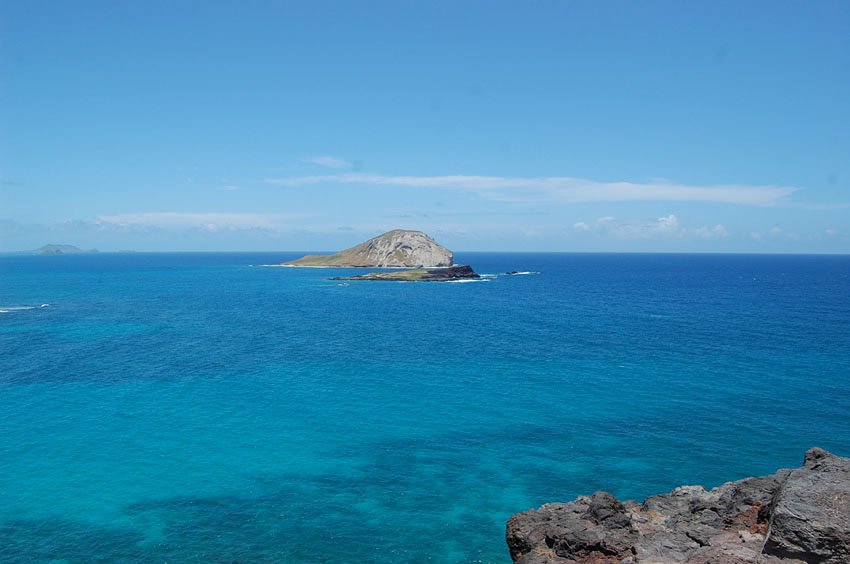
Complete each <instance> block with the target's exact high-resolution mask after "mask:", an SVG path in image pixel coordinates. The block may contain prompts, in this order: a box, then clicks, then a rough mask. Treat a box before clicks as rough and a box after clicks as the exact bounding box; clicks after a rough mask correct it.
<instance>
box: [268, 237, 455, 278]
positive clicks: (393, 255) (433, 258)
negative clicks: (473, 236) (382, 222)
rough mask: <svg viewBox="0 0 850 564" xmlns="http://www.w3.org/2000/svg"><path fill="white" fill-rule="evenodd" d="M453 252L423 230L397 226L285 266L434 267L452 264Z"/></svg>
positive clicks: (287, 263)
mask: <svg viewBox="0 0 850 564" xmlns="http://www.w3.org/2000/svg"><path fill="white" fill-rule="evenodd" d="M452 260H453V256H452V252H451V251H450V250H448V249H447V248H445V247H443V246H442V245H440V244H439V243H437V242H436V241H434V240H433V239H431V238H430V237H429V236H427V235H426V234H424V233H422V232H421V231H405V230H403V229H395V230H393V231H388V232H387V233H384V234H383V235H379V236H377V237H375V238H373V239H369V240H368V241H366V242H365V243H360V244H359V245H356V246H354V247H351V248H350V249H346V250H344V251H340V252H338V253H335V254H332V255H307V256H305V257H301V258H300V259H298V260H294V261H292V262H286V263H283V264H284V265H285V266H344V267H348V266H363V267H371V268H384V267H406V268H431V267H437V266H451V265H452Z"/></svg>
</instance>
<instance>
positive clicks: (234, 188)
mask: <svg viewBox="0 0 850 564" xmlns="http://www.w3.org/2000/svg"><path fill="white" fill-rule="evenodd" d="M221 189H222V190H241V189H242V187H241V186H235V185H233V184H229V185H227V186H222V187H221Z"/></svg>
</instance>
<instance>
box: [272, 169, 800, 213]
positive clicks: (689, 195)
mask: <svg viewBox="0 0 850 564" xmlns="http://www.w3.org/2000/svg"><path fill="white" fill-rule="evenodd" d="M266 182H268V183H270V184H276V185H279V186H307V185H315V184H360V185H372V186H397V187H401V188H438V189H446V190H462V191H467V192H473V193H476V194H478V195H479V196H481V197H483V198H486V199H490V200H502V201H514V202H516V201H522V202H561V203H582V202H624V201H669V202H711V203H725V204H741V205H752V206H773V205H778V204H782V203H785V202H786V201H787V200H788V198H789V197H790V196H791V194H792V193H794V192H795V191H796V188H790V187H783V186H744V185H724V186H690V185H685V184H676V183H670V182H666V181H664V182H649V183H636V182H596V181H592V180H584V179H580V178H570V177H565V176H563V177H562V176H555V177H542V178H534V177H502V176H467V175H453V176H389V175H383V174H365V173H356V172H351V173H341V174H327V175H320V176H298V177H290V178H272V179H267V180H266Z"/></svg>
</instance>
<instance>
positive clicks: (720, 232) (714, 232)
mask: <svg viewBox="0 0 850 564" xmlns="http://www.w3.org/2000/svg"><path fill="white" fill-rule="evenodd" d="M693 233H694V235H696V236H697V237H701V238H703V239H720V238H726V237H728V236H729V231H728V230H727V229H726V227H725V226H724V225H721V224H719V223H718V224H717V225H715V226H714V227H700V228H698V229H694V231H693Z"/></svg>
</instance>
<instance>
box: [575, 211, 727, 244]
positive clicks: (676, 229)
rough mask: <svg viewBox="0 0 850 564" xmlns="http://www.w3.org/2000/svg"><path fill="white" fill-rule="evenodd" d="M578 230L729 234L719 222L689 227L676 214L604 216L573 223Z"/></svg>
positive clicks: (627, 235) (620, 235) (627, 234)
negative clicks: (653, 216) (645, 218)
mask: <svg viewBox="0 0 850 564" xmlns="http://www.w3.org/2000/svg"><path fill="white" fill-rule="evenodd" d="M573 228H574V229H575V230H576V231H580V232H585V233H589V232H595V233H597V234H599V235H603V236H607V237H611V238H617V239H659V238H694V237H696V238H700V239H715V238H725V237H728V236H729V232H728V231H727V229H726V227H724V226H723V225H721V224H717V225H715V226H714V227H699V228H696V229H691V228H688V227H686V226H684V225H682V224H681V222H680V221H679V218H678V217H676V216H675V215H674V214H670V215H665V216H662V217H659V218H656V219H651V220H639V219H629V220H618V219H616V218H614V217H612V216H610V215H609V216H604V217H600V218H599V219H597V220H595V221H593V222H591V223H587V222H584V221H579V222H578V223H575V224H574V225H573Z"/></svg>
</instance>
